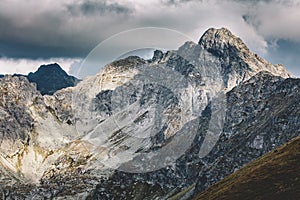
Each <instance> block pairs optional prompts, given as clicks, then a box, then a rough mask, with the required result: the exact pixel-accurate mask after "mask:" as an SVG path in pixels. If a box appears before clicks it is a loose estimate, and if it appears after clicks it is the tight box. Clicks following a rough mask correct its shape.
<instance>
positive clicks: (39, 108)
mask: <svg viewBox="0 0 300 200" xmlns="http://www.w3.org/2000/svg"><path fill="white" fill-rule="evenodd" d="M218 31H219V32H224V33H222V34H225V36H226V35H227V36H228V37H229V36H230V37H233V36H231V35H230V34H231V33H230V34H229V32H228V30H222V29H221V30H214V29H212V30H209V31H208V32H207V33H206V35H205V34H204V36H203V37H202V41H204V40H206V39H205V38H208V39H207V40H209V41H211V40H212V42H207V44H209V45H208V46H205V45H204V44H202V43H203V42H202V43H200V44H196V43H193V42H186V43H185V44H184V45H183V46H181V47H180V48H179V49H178V50H171V51H167V52H166V53H163V52H160V51H156V53H155V54H154V56H153V59H151V60H143V59H141V58H138V57H128V58H125V59H121V60H119V61H116V62H113V63H110V64H108V65H106V66H105V67H104V68H103V70H102V71H100V72H99V73H98V74H96V75H95V76H92V77H88V78H86V79H84V80H82V81H80V82H79V83H78V84H77V85H76V86H74V87H68V88H64V89H61V90H58V91H57V92H55V93H54V94H53V95H44V96H43V95H41V94H40V93H39V92H37V90H36V89H35V87H34V85H33V84H31V83H30V82H29V81H28V80H26V79H25V78H22V77H12V76H6V77H4V78H2V79H0V83H1V84H0V86H1V87H0V95H1V97H2V99H3V100H4V101H3V102H10V103H2V104H0V111H1V115H0V117H2V118H1V119H2V120H1V123H2V125H1V126H0V127H3V129H0V130H1V132H2V138H3V140H2V143H0V151H1V154H2V155H3V156H2V157H0V158H2V160H0V161H1V162H0V170H1V169H2V168H3V169H4V168H5V167H8V166H12V167H11V168H12V169H13V170H12V171H14V170H15V171H16V172H17V173H16V172H13V173H14V174H16V177H24V178H26V180H29V181H28V185H26V184H24V183H21V182H18V181H15V182H14V183H15V184H14V185H9V184H8V182H9V181H7V177H6V176H4V177H2V178H1V176H0V183H5V184H4V185H5V188H2V190H3V191H4V192H3V193H2V194H3V195H4V196H5V195H6V197H7V198H9V197H10V198H17V197H24V196H25V197H27V198H29V199H30V198H33V197H34V196H35V197H40V198H43V197H47V198H54V197H65V198H69V199H72V198H82V199H84V198H87V199H88V198H90V199H132V198H133V197H134V198H136V199H143V198H149V199H151V198H152V199H154V198H160V199H161V198H166V199H167V198H168V197H171V196H172V195H173V194H174V193H176V192H178V191H180V190H181V189H182V188H184V187H191V188H193V189H192V191H194V192H195V193H198V192H200V191H203V190H204V189H206V188H207V187H209V186H210V185H212V184H214V183H216V182H217V181H219V180H221V179H223V178H224V177H225V176H226V175H229V174H230V173H232V172H233V171H234V170H236V169H239V168H241V167H242V166H243V165H245V164H246V163H248V162H250V161H251V160H253V159H255V158H257V157H259V156H261V155H263V154H265V153H267V152H268V151H270V150H272V149H274V148H275V147H277V146H278V145H281V144H283V143H285V142H287V141H289V140H290V139H292V138H293V137H295V136H297V135H299V134H300V133H299V131H297V130H298V128H299V126H300V124H299V123H298V117H297V116H299V113H298V112H299V106H298V105H299V104H298V103H297V102H298V99H299V95H298V94H299V93H298V91H299V87H300V85H299V79H293V78H290V77H291V75H290V74H289V73H288V72H287V71H286V70H285V69H281V68H280V67H279V68H278V67H277V66H274V65H271V64H270V63H267V62H266V61H264V60H261V59H260V58H259V57H258V56H255V54H254V53H251V52H248V51H247V52H246V53H240V52H238V51H236V50H234V51H233V53H230V54H229V53H228V51H229V52H231V48H232V47H231V46H228V45H227V44H228V43H227V42H225V44H226V45H225V44H223V43H222V44H221V46H222V45H223V47H222V48H223V49H221V50H220V51H219V52H218V53H217V54H216V53H214V52H213V51H211V52H210V50H209V48H210V46H211V45H212V46H214V42H213V41H215V40H216V41H217V42H221V41H218V40H217V38H216V33H217V32H218ZM207 34H210V35H212V36H211V37H208V35H207ZM221 36H222V35H221ZM227 36H226V37H227ZM218 37H219V36H218ZM222 37H223V36H222ZM200 40H201V39H200ZM233 40H238V39H236V38H233ZM234 43H235V42H234ZM20 85H21V86H22V87H20ZM22 88H23V89H24V91H23V90H22ZM11 91H18V92H11ZM25 91H26V92H25ZM220 94H221V95H220ZM25 97H28V98H25ZM24 98H25V100H26V101H24V100H22V101H19V99H24ZM280 100H281V101H282V100H284V101H285V105H284V106H283V105H282V102H281V101H280ZM225 101H226V103H224V102H225ZM22 102H25V103H22ZM222 102H223V103H222ZM218 111H219V112H218ZM20 113H22V114H24V115H26V116H28V120H25V123H28V124H29V125H28V128H26V127H24V128H23V129H19V128H18V129H19V132H18V133H17V134H16V135H15V136H14V135H13V134H7V133H9V132H8V131H7V127H8V126H7V124H10V125H12V126H13V124H15V123H11V121H9V120H8V119H9V118H12V119H13V120H17V119H18V117H21V118H24V119H26V117H22V116H20ZM287 113H289V117H287ZM29 119H30V120H29ZM17 121H18V120H17ZM211 121H212V122H211ZM282 127H284V129H282ZM212 128H213V129H212ZM11 129H12V131H13V130H14V127H12V128H11ZM299 130H300V129H299ZM209 131H210V132H212V134H213V135H209V133H210V132H209ZM218 131H219V132H220V135H218V133H217V132H218ZM209 136H210V137H211V138H210V137H209ZM18 138H21V139H18ZM207 139H209V140H208V141H209V142H208V143H206V141H207ZM7 141H8V142H7ZM12 141H13V142H12ZM14 143H17V144H16V145H15V146H14V148H13V149H16V150H15V152H10V151H8V150H7V149H6V148H5V147H7V146H9V144H14ZM169 144H172V145H173V146H171V147H174V148H169V147H170V146H168V145H169ZM177 145H178V146H177ZM202 146H205V149H206V150H205V151H204V152H208V154H207V155H203V154H201V155H200V152H202ZM177 147H180V148H177ZM210 150H211V151H210ZM159 152H162V155H164V153H168V154H167V155H169V156H162V157H160V156H159V154H158V153H159ZM148 153H152V155H155V156H156V157H152V158H153V159H149V158H148V157H147V156H148V155H151V154H148ZM143 159H144V160H146V161H145V162H140V160H143ZM170 159H171V162H170ZM172 159H173V160H172ZM164 163H167V164H164ZM157 166H158V168H157ZM130 170H131V171H130ZM132 170H133V171H132ZM134 170H136V171H134ZM4 171H5V170H4ZM33 172H34V173H33ZM132 172H135V173H132ZM32 173H33V174H32ZM14 180H15V179H14ZM1 181H2V182H1ZM12 182H13V181H12ZM18 184H19V186H20V187H19V188H21V189H20V190H18V191H17V192H14V188H15V187H16V186H17V187H18ZM1 185H2V184H1ZM74 195H75V196H74ZM190 195H191V194H190Z"/></svg>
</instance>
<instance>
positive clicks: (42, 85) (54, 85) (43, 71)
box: [27, 63, 78, 95]
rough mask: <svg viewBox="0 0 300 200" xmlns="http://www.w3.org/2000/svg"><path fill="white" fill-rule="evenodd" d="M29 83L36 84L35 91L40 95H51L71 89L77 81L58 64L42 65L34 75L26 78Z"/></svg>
mask: <svg viewBox="0 0 300 200" xmlns="http://www.w3.org/2000/svg"><path fill="white" fill-rule="evenodd" d="M27 78H28V80H29V81H30V82H33V83H36V85H37V89H38V90H39V91H40V92H41V94H42V95H44V94H48V95H52V94H53V93H54V92H56V91H57V90H60V89H62V88H66V87H73V86H75V85H76V84H77V82H78V79H77V78H75V77H73V76H69V75H68V74H67V73H66V72H65V71H64V70H63V69H62V68H61V67H60V66H59V65H58V64H56V63H54V64H49V65H42V66H40V67H39V69H38V70H37V71H36V72H34V73H32V72H31V73H29V74H28V76H27Z"/></svg>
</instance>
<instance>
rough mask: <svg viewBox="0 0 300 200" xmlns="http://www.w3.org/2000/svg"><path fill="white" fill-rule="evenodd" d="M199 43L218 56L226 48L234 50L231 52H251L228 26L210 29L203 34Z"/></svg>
mask: <svg viewBox="0 0 300 200" xmlns="http://www.w3.org/2000/svg"><path fill="white" fill-rule="evenodd" d="M198 44H199V45H201V46H202V47H203V48H205V49H207V50H208V51H209V52H211V53H215V54H216V55H218V56H221V55H222V54H221V51H222V50H225V49H229V50H232V51H231V52H234V51H235V52H249V49H248V47H247V46H246V45H245V43H244V42H243V41H242V40H241V39H240V38H239V37H236V36H235V35H233V34H232V33H231V31H230V30H228V29H227V28H220V29H215V28H210V29H208V30H207V31H206V32H205V33H204V34H203V35H202V37H201V38H200V40H199V42H198Z"/></svg>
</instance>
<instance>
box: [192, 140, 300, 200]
mask: <svg viewBox="0 0 300 200" xmlns="http://www.w3.org/2000/svg"><path fill="white" fill-rule="evenodd" d="M195 199H197V200H200V199H201V200H202V199H230V200H233V199H300V137H297V138H295V139H293V140H292V141H290V142H288V143H287V144H285V145H283V146H281V147H279V148H278V149H276V150H274V151H272V152H270V153H268V154H266V155H264V156H262V157H260V158H259V159H257V160H255V161H253V162H251V163H249V164H248V165H246V166H245V167H243V168H242V169H240V170H238V171H236V172H235V173H233V174H231V175H230V176H228V177H226V178H225V179H223V180H222V181H220V182H218V183H217V184H215V185H213V186H211V187H210V188H208V189H207V190H206V191H204V192H202V193H200V194H199V195H197V196H196V198H195Z"/></svg>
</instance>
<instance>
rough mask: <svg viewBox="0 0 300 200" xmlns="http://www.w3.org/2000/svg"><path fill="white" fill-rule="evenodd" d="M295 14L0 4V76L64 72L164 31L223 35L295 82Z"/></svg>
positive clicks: (226, 4) (70, 2)
mask: <svg viewBox="0 0 300 200" xmlns="http://www.w3.org/2000/svg"><path fill="white" fill-rule="evenodd" d="M299 11H300V1H298V0H273V1H272V0H61V1H53V0H26V1H23V0H1V4H0V74H5V73H23V74H27V73H28V72H29V71H35V70H36V69H37V67H39V65H41V64H47V63H52V62H58V63H59V64H61V66H62V67H63V68H64V69H65V70H66V71H69V70H70V68H73V69H74V68H75V67H76V66H78V64H79V63H80V61H81V60H82V59H84V58H85V57H86V56H87V55H88V53H89V52H90V51H91V50H92V49H93V48H94V47H95V46H96V45H97V44H98V43H100V42H102V41H103V40H105V39H107V38H108V37H110V36H112V35H115V34H118V33H119V32H122V31H126V30H130V29H134V28H142V27H160V28H169V29H173V30H176V31H179V32H181V33H183V34H185V35H187V36H189V37H190V38H191V39H192V40H193V41H194V42H197V41H198V40H199V38H200V37H201V35H202V34H203V33H204V31H205V30H206V29H208V28H210V27H215V28H220V27H226V28H228V29H230V30H231V31H232V32H233V33H234V34H235V35H237V36H239V37H240V38H242V39H243V40H244V42H245V43H246V44H247V45H248V46H249V48H250V49H251V50H252V51H254V52H256V53H258V54H259V55H261V56H262V57H264V58H266V59H267V60H268V61H270V62H271V63H273V64H275V63H282V64H284V65H285V66H286V67H287V68H288V70H289V71H291V72H292V73H294V74H295V75H297V76H300V69H299V67H300V56H299V55H300V26H299V24H300V12H299ZM72 66H73V67H72ZM71 71H72V70H71Z"/></svg>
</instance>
